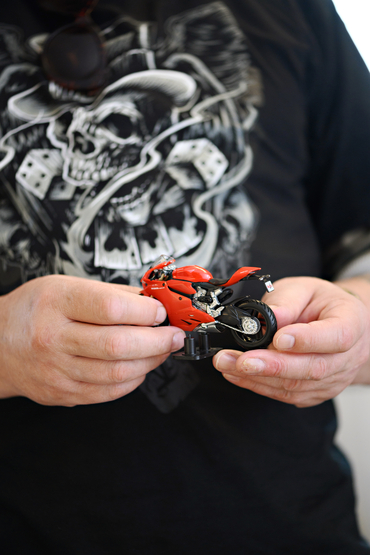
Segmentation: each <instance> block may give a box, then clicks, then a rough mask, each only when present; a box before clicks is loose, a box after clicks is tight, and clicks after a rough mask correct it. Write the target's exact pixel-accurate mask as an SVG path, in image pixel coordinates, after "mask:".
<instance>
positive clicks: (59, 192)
mask: <svg viewBox="0 0 370 555" xmlns="http://www.w3.org/2000/svg"><path fill="white" fill-rule="evenodd" d="M153 31H154V28H153V26H152V25H150V24H148V23H140V22H137V21H134V20H132V19H130V18H120V19H116V20H115V21H114V23H113V24H112V22H110V24H109V25H108V26H107V27H106V29H103V33H104V34H105V38H106V45H107V53H108V60H109V84H108V85H107V86H106V88H105V89H104V90H102V91H101V92H100V94H99V95H98V96H97V97H95V98H94V97H89V96H84V95H83V94H81V93H76V92H70V91H66V90H63V89H61V88H59V87H57V86H55V85H54V84H52V83H48V82H47V81H45V78H44V77H43V75H42V72H41V70H40V68H39V66H38V65H37V62H36V60H37V57H36V55H35V54H32V52H31V50H30V49H28V50H27V49H25V50H22V45H21V43H20V41H19V38H18V36H17V35H16V31H15V30H14V29H12V28H9V27H2V28H0V34H2V38H3V40H2V44H7V45H8V51H7V57H8V58H9V60H11V62H8V64H7V66H6V67H5V69H4V70H3V72H2V74H1V76H0V98H2V100H1V102H2V103H4V102H5V104H3V105H2V106H1V108H2V110H1V111H2V116H1V127H2V133H3V134H2V138H1V140H0V154H1V156H2V158H1V159H0V169H1V180H2V186H3V187H4V188H5V190H6V192H7V199H4V200H3V201H2V203H1V204H0V229H1V231H0V256H2V257H3V258H4V259H6V260H8V261H9V260H11V261H12V262H13V264H19V266H20V267H21V268H22V269H23V272H24V279H29V278H30V277H34V276H36V275H43V274H47V273H51V272H52V273H66V274H70V275H78V276H82V277H93V278H95V279H102V280H105V281H114V282H120V283H131V284H135V285H137V284H138V280H139V279H140V277H141V276H142V275H143V273H144V272H145V269H146V268H147V267H148V265H150V263H151V262H152V261H153V260H154V259H155V258H157V257H158V256H159V255H160V254H169V255H172V256H174V257H175V258H176V260H177V264H178V265H184V264H199V265H201V266H204V267H207V268H209V269H210V270H211V271H212V272H213V273H214V275H216V276H217V277H223V276H225V275H226V274H227V273H229V272H231V269H232V268H235V267H236V266H240V265H245V264H246V263H247V262H248V260H247V259H246V257H247V254H248V248H249V245H250V242H251V241H252V239H253V234H254V230H255V227H256V219H257V218H256V210H255V209H254V207H253V206H252V204H251V202H250V200H249V198H248V196H247V194H246V192H245V190H244V187H243V185H244V183H245V180H246V178H247V176H248V174H249V173H250V170H251V167H252V151H251V148H250V146H249V142H248V132H249V131H250V129H251V128H252V126H253V124H254V122H255V119H256V116H257V109H256V105H258V102H259V100H260V99H259V93H258V91H259V86H258V85H259V83H258V78H257V76H256V72H255V71H253V68H251V67H250V62H249V58H248V54H247V49H246V45H245V43H244V39H243V35H242V33H241V32H240V30H239V29H238V27H237V24H236V22H235V20H234V19H233V17H232V15H231V14H230V12H229V11H228V9H227V8H226V7H225V6H224V4H222V3H221V2H215V3H213V4H209V5H206V6H203V7H201V8H198V9H196V10H191V11H188V12H185V13H182V14H180V15H178V16H176V17H173V18H172V19H170V20H169V21H168V22H167V26H166V35H165V36H164V37H162V38H161V39H158V38H155V33H154V32H153ZM7 38H8V39H9V40H7ZM10 39H12V40H10ZM43 40H45V37H44V36H42V37H34V38H33V39H32V41H31V42H30V44H31V45H32V47H33V49H34V52H35V51H37V50H38V49H42V43H43ZM15 49H16V51H15ZM4 99H5V101H4ZM25 268H27V270H25Z"/></svg>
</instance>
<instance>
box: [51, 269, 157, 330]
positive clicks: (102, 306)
mask: <svg viewBox="0 0 370 555" xmlns="http://www.w3.org/2000/svg"><path fill="white" fill-rule="evenodd" d="M72 279H73V278H71V280H68V276H64V279H63V280H58V284H55V287H56V286H58V299H59V301H58V303H59V305H58V308H59V309H60V310H61V312H62V313H63V314H64V316H66V317H67V318H69V319H71V320H75V321H78V322H89V323H93V324H135V325H146V326H152V325H155V324H160V323H161V322H163V320H164V319H165V318H166V311H165V309H164V307H163V305H162V304H161V303H160V302H159V301H157V299H153V298H150V297H144V296H141V295H138V294H137V293H136V292H132V289H130V288H126V287H124V286H117V285H112V284H109V283H102V282H97V281H94V280H86V279H76V278H74V279H73V281H72ZM134 290H135V289H134Z"/></svg>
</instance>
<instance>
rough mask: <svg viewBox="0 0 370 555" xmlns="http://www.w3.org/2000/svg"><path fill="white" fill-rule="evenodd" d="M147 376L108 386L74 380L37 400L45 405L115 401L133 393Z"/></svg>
mask: <svg viewBox="0 0 370 555" xmlns="http://www.w3.org/2000/svg"><path fill="white" fill-rule="evenodd" d="M144 380H145V376H142V377H140V378H136V379H134V380H131V381H129V382H125V383H118V384H111V385H106V386H101V385H96V384H89V383H83V382H72V381H70V382H69V384H68V388H66V389H65V390H63V391H57V392H51V393H49V397H48V398H45V399H43V398H40V399H38V400H37V402H39V403H41V404H43V405H62V406H66V407H74V406H76V405H92V404H97V403H106V402H108V401H114V400H116V399H119V398H120V397H123V396H124V395H127V394H128V393H131V392H132V391H134V390H135V389H136V388H137V387H139V385H141V384H142V383H143V381H144Z"/></svg>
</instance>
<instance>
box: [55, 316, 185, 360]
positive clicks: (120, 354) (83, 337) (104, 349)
mask: <svg viewBox="0 0 370 555" xmlns="http://www.w3.org/2000/svg"><path fill="white" fill-rule="evenodd" d="M184 337H185V333H184V332H183V331H182V330H180V329H179V328H176V327H174V326H163V327H155V328H152V327H148V326H95V325H91V324H83V323H81V322H69V323H68V324H67V325H66V326H64V328H63V330H61V332H60V336H59V342H60V344H61V345H63V351H64V352H65V353H67V354H69V355H74V356H81V357H87V358H92V359H101V360H137V359H140V358H148V357H152V356H157V355H162V354H165V353H167V354H168V353H171V352H173V351H177V350H178V349H180V348H181V347H182V346H183V344H184Z"/></svg>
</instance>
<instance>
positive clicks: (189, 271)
mask: <svg viewBox="0 0 370 555" xmlns="http://www.w3.org/2000/svg"><path fill="white" fill-rule="evenodd" d="M172 278H173V279H179V280H185V281H191V282H193V283H195V282H197V281H209V280H210V279H212V278H213V276H212V274H211V272H209V271H208V270H205V269H204V268H201V267H200V266H182V268H176V270H174V271H173V272H172Z"/></svg>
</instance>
